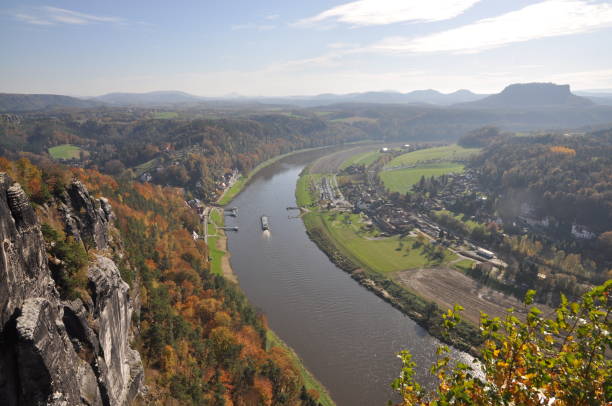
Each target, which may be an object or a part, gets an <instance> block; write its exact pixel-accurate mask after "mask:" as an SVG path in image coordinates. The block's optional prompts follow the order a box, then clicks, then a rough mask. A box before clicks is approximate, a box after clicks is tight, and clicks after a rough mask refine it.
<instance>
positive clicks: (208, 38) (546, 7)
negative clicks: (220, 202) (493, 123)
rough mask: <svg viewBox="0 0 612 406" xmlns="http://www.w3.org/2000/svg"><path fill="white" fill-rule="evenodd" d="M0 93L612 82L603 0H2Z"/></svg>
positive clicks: (212, 92) (481, 88) (605, 85)
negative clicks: (50, 0)
mask: <svg viewBox="0 0 612 406" xmlns="http://www.w3.org/2000/svg"><path fill="white" fill-rule="evenodd" d="M0 45H1V48H0V50H1V51H0V52H1V53H0V55H1V56H0V92H18V93H60V94H70V95H81V96H89V95H98V94H103V93H108V92H115V91H126V92H145V91H152V90H170V89H172V90H182V91H186V92H190V93H193V94H197V95H205V96H220V95H226V94H230V93H238V94H241V95H250V96H255V95H265V96H277V95H296V94H318V93H327V92H331V93H348V92H355V91H367V90H398V91H410V90H415V89H427V88H434V89H438V90H441V91H445V92H449V91H454V90H457V89H460V88H468V89H471V90H473V91H477V92H497V91H499V90H501V89H502V88H503V87H504V86H506V85H507V84H509V83H513V82H531V81H547V82H548V81H552V82H556V83H569V84H570V85H571V86H572V88H573V89H611V88H612V0H608V1H601V0H542V1H536V0H531V1H527V0H503V1H502V0H358V1H352V2H350V1H348V2H347V1H346V0H345V1H338V0H308V1H295V0H289V1H288V0H282V1H281V0H224V1H223V0H215V1H213V0H181V1H168V0H146V1H144V0H104V1H102V0H89V1H84V0H74V1H53V2H49V1H47V2H45V1H44V0H41V1H29V0H3V1H2V2H1V3H0Z"/></svg>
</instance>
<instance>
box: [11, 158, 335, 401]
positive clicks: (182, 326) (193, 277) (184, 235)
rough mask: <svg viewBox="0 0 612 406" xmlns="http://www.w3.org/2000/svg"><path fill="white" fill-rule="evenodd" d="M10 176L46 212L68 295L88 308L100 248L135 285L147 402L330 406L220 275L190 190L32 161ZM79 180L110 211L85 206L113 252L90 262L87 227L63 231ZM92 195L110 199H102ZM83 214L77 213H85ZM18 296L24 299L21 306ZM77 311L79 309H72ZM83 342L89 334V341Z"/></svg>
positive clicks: (42, 219) (57, 270) (52, 254)
mask: <svg viewBox="0 0 612 406" xmlns="http://www.w3.org/2000/svg"><path fill="white" fill-rule="evenodd" d="M2 172H6V173H8V174H9V176H10V177H11V178H12V179H13V180H15V181H17V182H19V183H20V184H21V187H23V189H24V190H25V192H26V194H27V195H28V196H29V200H30V201H32V202H33V205H34V207H35V208H36V216H37V217H38V220H37V222H38V224H42V231H43V234H44V235H45V239H46V240H47V244H46V248H47V255H48V259H49V267H50V268H51V269H52V270H54V272H53V273H52V275H53V279H54V280H55V286H57V287H58V289H60V293H61V294H62V299H68V300H73V299H75V298H77V297H78V298H80V299H81V300H82V301H83V303H85V304H86V306H89V305H88V303H91V301H92V298H93V300H94V301H95V300H96V296H95V292H91V291H90V290H91V284H88V283H87V277H85V278H83V273H84V272H85V274H86V275H87V272H86V271H87V269H88V268H91V266H92V264H91V261H92V258H94V257H95V256H94V254H93V253H94V252H95V253H96V254H99V255H107V256H108V257H109V260H110V258H112V260H113V261H114V262H115V263H116V265H117V267H118V268H119V270H120V272H121V277H122V278H123V280H125V281H126V282H128V283H129V285H130V288H129V297H130V300H131V303H132V304H133V307H134V316H133V318H132V321H133V326H126V328H128V329H131V330H133V333H134V340H133V342H134V343H133V347H134V348H135V349H136V350H138V352H139V353H140V355H141V357H142V360H143V365H144V374H145V382H146V385H147V387H148V389H147V390H146V391H142V392H141V393H140V396H141V401H142V404H168V405H178V404H180V405H229V404H234V405H248V404H253V405H295V406H317V405H319V400H321V401H322V402H323V403H324V404H325V405H326V406H327V405H330V404H331V402H330V401H329V399H328V398H327V397H325V396H327V395H324V394H322V393H320V392H318V391H317V390H316V389H315V388H314V386H313V384H312V382H309V383H306V382H305V378H304V375H302V372H301V370H300V365H299V364H298V363H297V361H296V360H295V359H294V358H292V356H291V355H290V354H289V352H288V351H287V350H286V349H285V348H283V347H282V346H280V345H278V344H277V343H276V342H275V341H273V340H271V339H270V333H269V332H268V329H267V326H266V322H265V319H264V317H263V316H262V315H261V314H259V313H258V312H257V311H256V310H255V309H254V308H253V307H252V306H251V305H250V304H249V302H248V301H247V299H246V297H245V296H244V294H243V293H242V292H241V290H240V289H239V287H238V286H237V285H236V284H234V283H232V282H229V281H227V280H226V279H225V278H224V277H222V276H220V275H216V274H214V273H213V272H211V267H210V263H209V261H208V256H209V247H207V246H206V244H205V243H204V241H202V240H194V239H193V238H192V235H191V232H192V231H193V230H195V229H196V227H197V225H198V223H199V218H198V216H197V214H196V213H195V212H193V211H192V210H191V209H189V208H188V207H187V205H186V204H185V198H186V197H185V194H184V191H183V190H180V189H176V188H171V187H161V186H155V185H151V184H140V183H137V182H131V181H129V180H120V179H115V178H113V177H110V176H107V175H102V174H100V173H99V172H96V171H93V170H84V169H76V168H73V169H71V170H67V169H65V168H62V167H59V166H56V165H52V166H47V167H43V168H40V167H36V166H34V165H32V164H31V163H30V162H29V161H28V160H26V159H21V160H19V161H16V162H11V161H8V160H6V159H4V158H0V173H2ZM73 178H76V179H78V180H79V181H80V182H78V185H79V186H78V188H77V189H78V191H79V196H78V197H79V198H80V197H83V196H84V197H86V199H85V201H90V202H95V201H98V202H104V203H103V207H102V208H101V207H97V206H95V204H101V203H92V205H89V206H86V207H85V208H87V209H88V210H89V209H91V210H90V211H91V213H96V212H102V209H103V210H104V213H106V217H105V218H106V219H108V221H111V224H109V234H108V236H109V237H108V238H109V240H110V239H112V241H113V244H112V249H110V248H105V249H103V248H101V247H99V249H97V250H90V252H89V256H88V253H87V252H86V249H90V245H88V244H87V238H86V236H85V235H84V234H81V235H73V233H72V232H71V231H72V229H73V228H74V227H75V225H80V224H81V221H78V222H72V223H65V224H64V222H63V220H62V217H63V214H62V213H65V212H66V210H67V206H66V205H65V204H64V201H66V200H68V201H70V198H72V197H73V196H74V190H73V189H74V187H73V186H70V185H74V184H75V182H73V181H72V179H73ZM3 179H4V178H3ZM71 188H72V189H71ZM87 189H88V191H87ZM67 193H68V194H69V195H70V198H69V197H67V196H68V195H67ZM90 195H91V196H95V197H104V198H105V199H102V200H97V199H96V200H95V201H94V200H93V199H91V198H90V197H89V196H90ZM80 208H81V210H82V211H85V208H84V207H80ZM78 209H79V207H76V208H75V212H74V214H73V215H74V216H81V215H82V213H80V212H79V210H78ZM111 212H112V213H113V214H110V213H111ZM113 220H114V221H113ZM112 223H114V227H111V225H112ZM38 224H36V225H35V226H32V228H30V229H28V230H29V231H28V233H30V231H32V230H33V233H30V234H27V238H30V237H31V236H32V235H38V234H40V230H39V228H40V226H39V225H38ZM83 224H84V225H87V226H90V225H91V226H93V225H92V224H89V223H87V222H85V221H83ZM94 225H95V224H94ZM96 227H97V225H96ZM96 230H98V228H96ZM43 258H44V257H43ZM5 282H6V281H5ZM9 282H10V281H9ZM43 282H45V283H46V284H48V283H49V282H48V281H41V282H40V283H41V284H43ZM46 284H45V286H46ZM120 284H124V283H123V282H121V283H120ZM7 292H8V293H7V294H8V295H11V294H13V295H14V294H16V293H15V292H11V291H10V290H9V291H7ZM9 299H15V300H16V303H17V299H18V298H10V297H9ZM72 303H77V302H70V304H66V306H69V305H70V306H72ZM78 303H81V302H78ZM91 306H93V305H91ZM130 306H131V305H130ZM125 307H127V305H125ZM96 309H98V307H96ZM96 311H97V310H96ZM130 311H131V308H130ZM79 317H80V316H79ZM112 328H113V331H115V330H120V327H118V326H112ZM57 329H58V330H59V327H58V328H57ZM70 332H72V330H71V331H70ZM77 333H78V331H77ZM125 333H126V335H127V331H125ZM87 334H89V333H87ZM92 334H93V333H92ZM82 335H85V333H83V334H81V335H78V337H79V338H80V339H81V340H83V341H87V340H85V339H83V337H82ZM88 337H89V336H87V338H88ZM126 340H127V337H126ZM3 345H4V343H3ZM58 345H59V344H58ZM68 345H69V346H72V345H71V344H70V342H68ZM45 348H46V347H45ZM52 348H56V347H51V350H52ZM75 348H77V345H76V344H75ZM78 348H80V347H78ZM87 351H88V350H87V349H81V350H80V352H79V355H81V356H83V357H85V359H86V360H87V361H90V360H91V358H88V357H89V355H88V352H87ZM56 355H57V354H56V353H53V359H55V356H56ZM107 356H109V355H107ZM117 357H119V358H117ZM120 357H122V353H121V351H118V352H117V354H115V353H113V359H112V361H113V362H116V363H118V364H119V365H123V363H125V362H126V360H125V359H122V358H120ZM7 359H8V358H7ZM3 361H6V360H3ZM7 362H8V361H7ZM53 365H55V364H53ZM109 366H112V365H109ZM30 367H32V368H33V366H30ZM51 372H52V374H54V373H56V372H57V371H55V370H53V371H51ZM52 376H55V375H52ZM94 380H95V378H94ZM56 383H57V382H56ZM112 383H113V385H114V384H115V382H114V381H113V382H112ZM60 384H62V383H60ZM4 385H5V384H4V383H3V384H2V385H0V392H2V389H3V388H4ZM115 386H116V385H115ZM113 388H114V386H113ZM54 395H55V394H54ZM71 404H75V403H71ZM87 404H90V403H87ZM91 404H98V403H91ZM100 404H102V403H100ZM117 404H119V403H117ZM137 404H140V403H137Z"/></svg>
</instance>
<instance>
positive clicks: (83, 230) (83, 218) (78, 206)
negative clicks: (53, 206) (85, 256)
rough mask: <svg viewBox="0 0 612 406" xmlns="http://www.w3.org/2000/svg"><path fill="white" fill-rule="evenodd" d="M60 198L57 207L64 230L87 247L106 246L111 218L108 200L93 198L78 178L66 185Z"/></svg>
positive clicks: (108, 239) (101, 248) (100, 247)
mask: <svg viewBox="0 0 612 406" xmlns="http://www.w3.org/2000/svg"><path fill="white" fill-rule="evenodd" d="M61 200H62V203H61V204H60V207H59V209H60V212H61V214H62V217H63V218H64V223H65V224H66V231H67V232H68V233H70V234H72V235H73V236H74V237H75V238H76V239H78V240H81V241H83V243H84V244H85V246H86V247H87V248H92V247H93V248H97V249H98V250H104V249H106V248H108V244H109V242H110V236H109V233H108V229H109V225H110V224H111V223H112V220H113V212H112V209H111V206H110V204H109V203H108V200H106V199H105V198H100V199H94V198H93V197H92V196H91V195H90V194H89V192H88V191H87V188H86V187H85V185H83V183H81V182H80V181H78V180H75V181H73V182H72V183H71V184H70V186H68V188H67V190H66V193H64V195H63V196H62V199H61Z"/></svg>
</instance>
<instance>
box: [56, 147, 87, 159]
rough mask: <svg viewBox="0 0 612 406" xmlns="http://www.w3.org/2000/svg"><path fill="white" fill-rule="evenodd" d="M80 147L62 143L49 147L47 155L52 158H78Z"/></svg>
mask: <svg viewBox="0 0 612 406" xmlns="http://www.w3.org/2000/svg"><path fill="white" fill-rule="evenodd" d="M80 152H81V148H79V147H77V146H76V145H71V144H63V145H57V146H55V147H51V148H49V155H51V158H53V159H78V158H79V157H80V156H81V155H80Z"/></svg>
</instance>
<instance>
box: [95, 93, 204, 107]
mask: <svg viewBox="0 0 612 406" xmlns="http://www.w3.org/2000/svg"><path fill="white" fill-rule="evenodd" d="M93 100H97V101H101V102H104V103H108V104H112V105H115V106H161V105H169V104H179V103H190V102H198V101H201V100H204V99H203V98H201V97H198V96H194V95H192V94H189V93H185V92H179V91H173V90H169V91H157V92H149V93H109V94H105V95H103V96H98V97H95V98H94V99H93Z"/></svg>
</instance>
